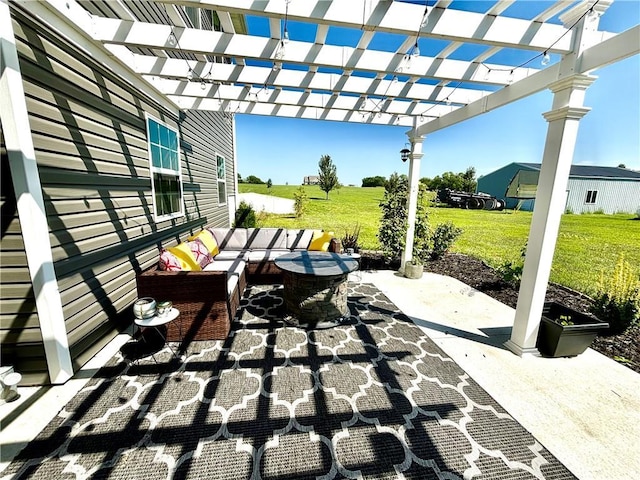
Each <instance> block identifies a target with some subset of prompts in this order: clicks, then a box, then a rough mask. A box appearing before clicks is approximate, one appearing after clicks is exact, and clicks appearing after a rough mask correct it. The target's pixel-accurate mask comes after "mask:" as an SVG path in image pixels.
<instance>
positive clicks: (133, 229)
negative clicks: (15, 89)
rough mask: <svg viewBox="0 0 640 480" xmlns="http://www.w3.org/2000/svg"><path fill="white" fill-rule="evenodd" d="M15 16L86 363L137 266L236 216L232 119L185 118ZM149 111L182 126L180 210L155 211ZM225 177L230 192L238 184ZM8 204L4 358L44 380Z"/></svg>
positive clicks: (122, 303)
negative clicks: (219, 165) (227, 202)
mask: <svg viewBox="0 0 640 480" xmlns="http://www.w3.org/2000/svg"><path fill="white" fill-rule="evenodd" d="M12 16H13V18H14V31H15V35H16V41H17V47H18V52H19V57H20V66H21V69H22V74H23V84H24V89H25V95H26V100H27V109H28V111H29V121H30V124H31V130H32V137H33V142H34V148H35V152H36V159H37V162H38V166H39V173H40V179H41V184H42V191H43V196H44V201H45V209H46V215H47V222H48V226H49V231H50V241H51V248H52V255H53V259H54V268H55V271H56V276H57V280H58V286H59V291H60V295H61V299H62V305H63V314H64V318H65V327H66V330H67V337H68V339H69V345H70V350H71V355H72V359H73V361H74V366H75V368H78V367H79V366H81V365H82V364H84V363H85V362H86V361H87V360H88V359H89V358H91V356H93V355H94V354H95V353H96V352H97V351H98V350H99V349H100V348H102V347H103V346H104V345H105V344H106V343H107V342H108V341H109V340H111V338H113V336H114V335H115V334H116V332H117V330H118V329H119V328H121V327H122V326H124V325H128V324H130V323H131V315H130V312H129V307H130V305H131V303H132V302H133V301H134V300H135V298H136V296H137V295H136V284H135V274H136V272H138V271H141V270H143V269H145V268H147V267H149V266H151V265H153V264H154V263H155V262H156V261H157V256H158V248H159V247H160V246H164V245H168V244H175V243H177V242H179V241H181V240H184V239H185V237H186V236H187V235H188V234H189V233H190V232H195V231H197V230H199V229H200V228H201V227H203V226H205V225H214V226H226V225H228V218H229V215H228V211H227V207H226V206H224V207H220V206H219V205H218V201H217V198H218V197H217V179H216V168H215V152H216V151H218V152H220V153H221V154H222V155H224V157H225V159H226V160H227V165H228V166H227V175H230V173H231V172H233V171H234V168H233V161H234V159H233V157H232V154H233V148H232V135H231V125H228V124H227V122H225V121H224V120H223V117H222V115H221V114H217V113H201V112H188V113H186V114H184V115H181V117H182V118H178V116H177V112H176V113H172V110H171V109H170V107H167V108H164V106H161V105H157V104H155V103H153V102H152V101H150V100H148V99H147V98H146V97H144V96H142V95H141V94H140V92H138V91H137V90H136V89H135V88H134V87H132V86H130V85H128V84H127V83H125V82H124V81H122V80H120V79H119V78H118V77H116V76H115V75H113V74H111V73H110V72H109V71H108V70H106V69H104V68H103V67H101V66H99V65H97V64H94V63H93V62H92V60H91V59H90V58H88V57H86V56H85V55H84V54H82V53H81V52H80V51H78V50H76V49H75V48H73V47H72V46H70V45H68V44H67V42H66V41H64V40H62V39H61V38H59V37H58V36H57V35H56V34H54V33H52V32H50V31H49V30H48V29H47V28H46V27H45V26H43V25H40V24H36V23H34V21H33V20H32V19H29V18H25V17H24V16H22V15H21V14H20V13H18V12H17V11H16V10H15V9H12ZM145 114H149V115H152V116H154V117H155V118H157V119H159V120H161V121H163V122H166V123H167V124H168V125H169V126H171V127H173V128H176V129H177V130H178V131H179V134H180V137H181V139H180V140H181V142H180V146H181V168H182V175H183V188H184V202H185V213H186V214H185V216H184V217H182V218H175V219H172V220H167V221H163V222H159V223H156V222H155V221H154V215H153V200H152V189H151V179H150V172H149V160H148V151H147V133H146V123H145ZM4 158H5V156H3V164H4V163H5V159H4ZM3 170H4V167H3ZM3 174H4V171H3ZM4 179H5V176H4V175H3V198H4V197H5V189H4V184H5V180H4ZM227 184H228V186H227V188H228V191H229V192H230V193H231V192H232V190H233V182H227ZM13 201H14V202H15V199H14V200H13ZM10 204H11V199H9V200H8V203H7V202H6V201H3V232H2V247H1V249H0V250H1V251H2V269H3V270H2V278H1V280H0V281H1V282H2V296H3V297H2V300H3V302H2V303H3V306H2V313H1V315H2V325H1V327H0V335H1V338H2V363H3V364H5V363H7V364H13V365H15V366H16V369H17V370H18V371H20V372H21V373H23V374H24V373H28V372H31V374H30V375H25V376H24V383H41V382H42V380H43V378H46V373H44V372H46V363H45V360H44V356H43V355H42V337H41V334H40V329H39V322H38V317H37V314H36V312H35V307H34V304H33V300H32V298H33V294H31V297H29V292H30V288H31V285H30V279H29V275H28V271H27V269H26V260H25V254H24V249H23V248H22V243H21V242H22V241H21V235H20V231H19V222H17V218H15V219H13V220H12V219H11V215H9V216H7V219H6V222H5V216H4V210H11V208H10ZM5 205H8V207H6V208H5ZM14 217H15V214H14ZM5 223H6V225H7V230H6V231H5V229H4V226H5ZM5 262H6V263H5ZM9 268H10V269H12V272H11V274H10V275H9V274H8V275H5V270H6V269H9ZM5 294H6V295H12V298H6V297H5ZM14 297H15V298H14Z"/></svg>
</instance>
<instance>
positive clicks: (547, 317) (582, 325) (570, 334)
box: [536, 302, 609, 358]
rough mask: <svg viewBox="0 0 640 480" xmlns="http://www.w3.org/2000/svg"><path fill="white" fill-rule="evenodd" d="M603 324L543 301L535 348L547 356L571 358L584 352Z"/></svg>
mask: <svg viewBox="0 0 640 480" xmlns="http://www.w3.org/2000/svg"><path fill="white" fill-rule="evenodd" d="M607 328H609V325H608V324H607V322H603V321H601V320H599V319H597V318H594V317H590V316H588V315H585V314H583V313H580V312H577V311H575V310H573V309H571V308H569V307H565V306H564V305H561V304H559V303H557V302H546V303H545V304H544V308H543V310H542V319H541V322H540V330H539V331H538V341H537V343H536V347H537V348H538V350H540V353H541V354H542V355H544V356H549V357H554V358H556V357H573V356H575V355H579V354H581V353H582V352H584V351H585V350H586V349H587V347H589V345H591V342H593V340H594V339H595V338H596V336H597V335H598V332H602V331H605V330H606V329H607Z"/></svg>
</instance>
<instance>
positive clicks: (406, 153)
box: [400, 147, 411, 162]
mask: <svg viewBox="0 0 640 480" xmlns="http://www.w3.org/2000/svg"><path fill="white" fill-rule="evenodd" d="M410 154H411V150H409V149H408V148H406V147H405V148H403V149H402V150H400V159H401V160H402V161H403V162H406V161H407V160H409V155H410Z"/></svg>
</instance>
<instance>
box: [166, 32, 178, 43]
mask: <svg viewBox="0 0 640 480" xmlns="http://www.w3.org/2000/svg"><path fill="white" fill-rule="evenodd" d="M167 43H168V44H169V45H170V46H171V47H175V46H176V45H177V44H178V39H177V38H176V35H175V33H173V30H171V33H170V34H169V36H168V37H167Z"/></svg>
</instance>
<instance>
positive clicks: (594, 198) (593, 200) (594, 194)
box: [584, 190, 598, 205]
mask: <svg viewBox="0 0 640 480" xmlns="http://www.w3.org/2000/svg"><path fill="white" fill-rule="evenodd" d="M590 193H591V194H592V195H589V194H590ZM589 200H591V201H589ZM597 200H598V190H587V195H586V197H585V199H584V203H585V204H586V205H595V204H596V201H597Z"/></svg>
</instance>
